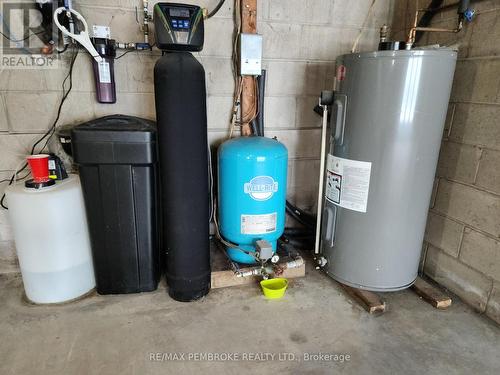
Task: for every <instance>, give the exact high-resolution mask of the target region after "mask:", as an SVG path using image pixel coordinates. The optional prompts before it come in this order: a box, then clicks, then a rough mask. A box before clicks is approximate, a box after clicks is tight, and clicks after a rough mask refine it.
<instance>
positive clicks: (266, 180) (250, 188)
mask: <svg viewBox="0 0 500 375" xmlns="http://www.w3.org/2000/svg"><path fill="white" fill-rule="evenodd" d="M244 191H245V194H249V195H250V197H252V199H255V200H256V201H267V200H268V199H270V198H271V197H272V196H273V195H274V193H276V192H277V191H278V183H277V182H276V181H274V179H273V178H272V177H271V176H257V177H254V178H252V179H251V180H250V182H247V183H245V185H244Z"/></svg>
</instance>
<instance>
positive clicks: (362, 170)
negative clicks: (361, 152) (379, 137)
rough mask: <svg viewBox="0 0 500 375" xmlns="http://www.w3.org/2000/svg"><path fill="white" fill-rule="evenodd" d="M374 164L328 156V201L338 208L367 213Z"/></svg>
mask: <svg viewBox="0 0 500 375" xmlns="http://www.w3.org/2000/svg"><path fill="white" fill-rule="evenodd" d="M371 170H372V163H370V162H366V161H357V160H349V159H343V158H338V157H336V156H333V155H328V160H327V165H326V194H325V195H326V199H328V200H329V201H331V202H332V203H335V204H336V205H337V206H340V207H344V208H348V209H350V210H353V211H358V212H366V207H367V205H368V191H369V189H370V175H371Z"/></svg>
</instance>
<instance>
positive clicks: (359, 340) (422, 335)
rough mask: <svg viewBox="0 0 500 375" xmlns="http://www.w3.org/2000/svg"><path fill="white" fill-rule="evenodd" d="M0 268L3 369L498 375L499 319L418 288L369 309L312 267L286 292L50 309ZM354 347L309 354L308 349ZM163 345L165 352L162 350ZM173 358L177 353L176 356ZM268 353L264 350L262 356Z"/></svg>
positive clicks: (222, 292)
mask: <svg viewBox="0 0 500 375" xmlns="http://www.w3.org/2000/svg"><path fill="white" fill-rule="evenodd" d="M22 294H23V289H22V282H21V280H20V278H19V277H13V276H12V275H11V276H3V277H0V301H1V305H0V338H1V339H0V374H3V375H7V374H15V375H20V374H30V375H32V374H51V375H55V374H64V375H67V374H99V375H103V374H141V375H143V374H167V373H191V374H194V373H195V371H200V373H204V374H235V373H237V372H238V373H259V372H260V373H262V374H271V373H272V374H281V373H284V374H323V373H324V374H332V373H346V374H367V373H372V374H446V375H451V374H470V373H475V374H498V373H499V369H500V356H499V354H500V328H499V327H498V326H497V325H495V324H494V323H493V322H491V321H489V320H487V319H485V318H484V317H482V316H480V315H478V314H476V313H474V312H472V311H471V310H470V309H469V308H468V307H467V306H465V305H464V304H462V303H461V302H459V301H455V302H454V305H453V306H452V307H451V308H450V309H449V310H448V311H437V310H435V309H433V308H432V307H431V306H430V305H428V304H426V303H425V302H423V301H421V300H420V299H419V298H418V297H417V296H416V295H415V294H413V293H412V292H411V291H405V292H398V293H392V294H387V295H386V296H385V298H386V301H387V302H388V304H389V310H388V311H387V312H386V313H385V314H383V315H380V316H370V315H368V314H367V313H366V312H365V311H363V310H362V309H361V308H360V307H359V306H358V305H357V304H356V303H354V302H352V301H351V300H350V299H349V298H348V297H346V296H345V294H344V293H343V292H342V290H341V289H340V288H339V286H338V285H337V284H336V283H335V282H333V281H332V280H330V279H329V278H327V277H326V276H324V275H323V274H320V273H318V272H317V271H315V270H312V269H308V274H307V277H306V278H304V279H300V280H295V281H293V282H292V283H291V285H290V288H289V290H288V292H287V294H286V297H285V298H284V299H283V300H278V301H268V300H265V299H264V298H263V297H262V296H261V293H260V291H259V289H258V287H257V286H255V287H253V286H249V287H239V288H226V289H219V290H213V291H212V292H211V293H210V294H209V296H208V297H207V298H205V299H203V300H202V301H199V302H195V303H189V304H186V303H179V302H175V301H173V300H172V299H170V298H169V297H168V296H167V294H166V292H165V287H164V285H162V286H160V288H159V290H158V291H157V292H154V293H149V294H140V295H122V296H97V295H95V296H92V297H90V298H87V299H84V300H82V301H79V302H76V303H72V304H68V305H63V306H52V307H41V306H32V305H29V304H27V303H25V302H23V300H22ZM196 352H204V353H207V352H211V353H239V355H240V358H241V359H243V356H244V353H274V354H276V356H277V355H278V353H293V355H295V357H296V358H297V360H291V361H283V360H282V361H279V360H275V361H249V360H248V359H250V358H245V359H247V360H240V361H227V362H209V361H173V360H167V359H168V358H166V357H164V359H165V360H164V361H151V360H150V355H151V353H186V354H185V355H186V356H187V355H188V354H187V353H196ZM318 352H322V353H337V354H348V355H350V360H349V361H344V362H343V363H341V362H335V361H304V360H303V358H304V357H303V353H318ZM161 356H162V354H160V359H161ZM171 359H173V358H171ZM260 359H264V358H260Z"/></svg>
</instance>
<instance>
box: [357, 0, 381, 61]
mask: <svg viewBox="0 0 500 375" xmlns="http://www.w3.org/2000/svg"><path fill="white" fill-rule="evenodd" d="M376 2H377V0H372V4H371V5H370V8H369V9H368V13H366V17H365V20H364V21H363V24H362V25H361V29H360V30H359V33H358V36H357V37H356V39H355V40H354V44H353V45H352V49H351V53H354V52H356V49H357V48H358V44H359V41H360V39H361V36H362V35H363V31H364V29H365V26H366V23H367V22H368V20H369V19H370V16H371V14H372V11H373V8H374V7H375V3H376Z"/></svg>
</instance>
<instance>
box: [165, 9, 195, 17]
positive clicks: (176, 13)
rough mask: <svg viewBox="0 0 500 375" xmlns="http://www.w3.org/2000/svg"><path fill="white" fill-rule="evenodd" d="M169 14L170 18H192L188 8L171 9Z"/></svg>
mask: <svg viewBox="0 0 500 375" xmlns="http://www.w3.org/2000/svg"><path fill="white" fill-rule="evenodd" d="M168 13H169V14H170V17H186V18H189V17H190V15H189V9H186V8H170V9H169V10H168Z"/></svg>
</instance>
